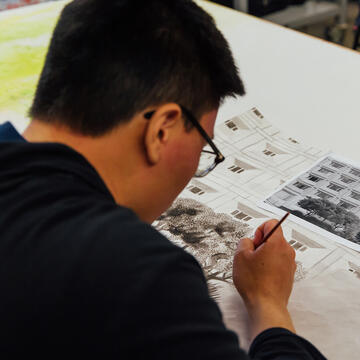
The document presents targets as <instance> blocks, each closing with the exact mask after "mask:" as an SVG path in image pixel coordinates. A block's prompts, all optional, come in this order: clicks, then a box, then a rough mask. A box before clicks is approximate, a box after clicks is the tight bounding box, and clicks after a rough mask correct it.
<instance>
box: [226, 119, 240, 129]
mask: <svg viewBox="0 0 360 360" xmlns="http://www.w3.org/2000/svg"><path fill="white" fill-rule="evenodd" d="M225 125H226V126H227V127H228V128H229V129H230V130H232V131H235V130H238V127H237V126H236V124H235V123H234V122H233V121H231V120H228V121H225Z"/></svg>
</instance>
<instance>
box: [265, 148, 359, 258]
mask: <svg viewBox="0 0 360 360" xmlns="http://www.w3.org/2000/svg"><path fill="white" fill-rule="evenodd" d="M259 205H260V206H261V207H263V208H265V209H267V210H270V211H273V212H274V213H276V214H279V215H280V214H283V213H284V212H286V211H289V212H290V213H291V214H292V215H293V216H292V220H293V221H296V222H298V223H299V224H301V225H303V226H306V227H308V228H310V229H312V230H313V231H315V232H318V233H320V234H322V235H324V236H326V237H328V238H329V239H333V240H334V241H337V242H339V243H340V244H343V245H345V246H348V247H350V248H352V249H354V250H357V251H360V164H356V163H354V162H352V161H350V160H346V159H344V158H342V157H339V156H336V155H334V154H331V155H329V156H326V157H324V158H322V159H321V160H319V161H318V162H317V163H316V164H315V165H313V166H311V167H310V168H309V169H308V170H306V171H305V172H302V173H301V174H300V175H297V176H295V177H294V178H293V179H291V180H290V181H288V182H287V183H285V184H284V185H282V186H281V187H280V188H279V189H277V190H276V191H275V192H274V193H272V194H271V195H270V196H268V197H267V198H266V199H265V201H264V202H263V203H262V204H259Z"/></svg>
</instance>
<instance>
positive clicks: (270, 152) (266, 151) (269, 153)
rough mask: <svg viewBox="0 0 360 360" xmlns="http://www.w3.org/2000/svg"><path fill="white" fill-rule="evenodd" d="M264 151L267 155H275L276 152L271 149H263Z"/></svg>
mask: <svg viewBox="0 0 360 360" xmlns="http://www.w3.org/2000/svg"><path fill="white" fill-rule="evenodd" d="M263 153H264V154H265V155H266V156H275V155H276V154H275V153H274V152H272V151H270V150H263Z"/></svg>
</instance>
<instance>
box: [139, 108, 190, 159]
mask: <svg viewBox="0 0 360 360" xmlns="http://www.w3.org/2000/svg"><path fill="white" fill-rule="evenodd" d="M181 116H182V115H181V109H180V106H179V105H177V104H173V103H169V104H164V105H161V106H159V107H157V109H156V110H155V112H154V113H153V115H152V116H151V118H150V119H149V120H147V121H148V125H147V127H146V128H145V136H144V145H145V151H146V156H147V160H148V161H149V163H150V164H152V165H154V164H156V163H158V162H159V161H160V159H161V153H162V151H163V149H164V146H166V145H167V144H168V142H169V139H170V138H171V134H172V133H173V132H174V131H175V128H176V125H178V124H179V122H181V123H182V121H183V120H182V118H181Z"/></svg>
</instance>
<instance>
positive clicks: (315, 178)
mask: <svg viewBox="0 0 360 360" xmlns="http://www.w3.org/2000/svg"><path fill="white" fill-rule="evenodd" d="M308 179H309V180H310V181H313V182H318V181H320V180H322V179H321V178H319V177H318V176H315V175H312V174H310V175H309V177H308Z"/></svg>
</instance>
